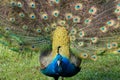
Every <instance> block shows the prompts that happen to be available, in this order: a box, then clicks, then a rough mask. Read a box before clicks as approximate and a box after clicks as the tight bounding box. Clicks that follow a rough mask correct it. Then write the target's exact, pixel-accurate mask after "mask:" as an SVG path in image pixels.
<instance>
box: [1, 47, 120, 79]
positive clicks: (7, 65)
mask: <svg viewBox="0 0 120 80" xmlns="http://www.w3.org/2000/svg"><path fill="white" fill-rule="evenodd" d="M31 54H32V55H31ZM81 67H82V70H81V72H79V73H78V74H77V75H75V76H74V77H71V78H65V80H120V54H105V55H103V56H99V57H98V60H97V61H89V60H83V62H82V65H81ZM0 80H53V78H50V77H46V76H44V75H43V74H41V73H40V72H39V53H34V52H33V53H30V52H28V53H26V54H22V53H21V54H20V53H16V52H13V51H11V50H9V49H8V48H7V47H4V46H1V45H0Z"/></svg>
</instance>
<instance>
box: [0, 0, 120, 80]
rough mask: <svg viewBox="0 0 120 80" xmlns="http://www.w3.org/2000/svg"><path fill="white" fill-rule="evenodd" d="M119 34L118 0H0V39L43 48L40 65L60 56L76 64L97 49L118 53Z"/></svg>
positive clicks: (23, 48) (23, 46) (17, 46)
mask: <svg viewBox="0 0 120 80" xmlns="http://www.w3.org/2000/svg"><path fill="white" fill-rule="evenodd" d="M119 34H120V1H119V0H3V1H1V0H0V38H1V39H0V43H2V44H3V45H6V46H9V47H10V49H12V50H14V51H19V52H21V51H22V52H23V51H24V52H26V51H36V52H40V63H41V69H45V68H49V65H50V64H51V62H53V63H54V64H55V65H58V63H56V61H55V60H56V59H58V62H59V58H58V57H59V56H61V57H62V58H63V59H65V60H63V61H62V60H60V62H61V61H62V62H65V63H67V62H66V61H68V63H67V64H70V66H71V67H70V68H72V67H73V66H72V64H73V65H74V68H75V67H79V66H80V63H81V59H83V58H84V59H92V60H94V61H95V60H96V59H97V53H100V52H105V51H110V50H115V53H116V52H117V53H119V49H118V47H119V43H120V35H119ZM59 46H61V48H60V49H59V53H58V52H57V51H58V47H59ZM52 66H53V64H52ZM65 67H66V65H63V66H62V68H65ZM57 69H59V67H57ZM76 69H77V68H76ZM69 70H71V69H69ZM73 70H74V69H73ZM79 70H80V69H79ZM56 71H57V70H56ZM71 71H72V70H71ZM50 72H51V71H50ZM67 72H68V71H67ZM76 72H77V70H76ZM76 72H75V73H76ZM43 73H45V74H47V73H46V72H44V71H43ZM48 73H49V71H48ZM51 73H52V72H51ZM58 73H59V75H57V77H59V76H62V77H65V75H66V76H67V75H68V74H67V73H66V72H63V73H65V75H64V76H63V75H61V74H60V72H59V71H58ZM70 73H72V72H70ZM70 73H69V74H70ZM73 73H74V72H73ZM55 74H56V72H55ZM55 74H54V75H52V76H54V77H55ZM55 79H56V80H57V78H55Z"/></svg>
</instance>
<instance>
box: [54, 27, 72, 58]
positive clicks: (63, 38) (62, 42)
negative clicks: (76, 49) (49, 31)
mask: <svg viewBox="0 0 120 80" xmlns="http://www.w3.org/2000/svg"><path fill="white" fill-rule="evenodd" d="M58 46H61V48H60V50H59V53H60V54H61V55H62V56H65V57H67V58H69V55H70V54H69V37H68V31H67V30H66V29H65V27H60V26H58V27H57V28H56V30H55V31H54V32H53V42H52V57H53V58H54V57H55V56H56V55H57V54H58V53H57V50H58Z"/></svg>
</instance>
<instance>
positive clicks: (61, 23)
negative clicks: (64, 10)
mask: <svg viewBox="0 0 120 80" xmlns="http://www.w3.org/2000/svg"><path fill="white" fill-rule="evenodd" d="M58 24H59V25H62V26H63V25H65V24H66V21H65V20H58Z"/></svg>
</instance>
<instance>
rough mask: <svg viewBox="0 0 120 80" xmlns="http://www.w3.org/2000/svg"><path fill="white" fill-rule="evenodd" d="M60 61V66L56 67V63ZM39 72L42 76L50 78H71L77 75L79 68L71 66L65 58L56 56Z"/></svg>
mask: <svg viewBox="0 0 120 80" xmlns="http://www.w3.org/2000/svg"><path fill="white" fill-rule="evenodd" d="M60 59H61V64H60V66H58V64H57V61H58V60H60ZM40 71H41V72H42V73H43V74H45V75H47V76H51V77H55V76H62V77H71V76H74V75H75V74H77V73H78V72H79V71H80V68H79V67H76V66H75V65H74V64H72V63H71V62H70V61H69V59H67V58H66V57H63V56H61V55H60V54H58V55H56V57H55V59H53V61H52V62H51V63H50V64H49V65H48V66H47V67H46V68H44V69H41V70H40Z"/></svg>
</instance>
